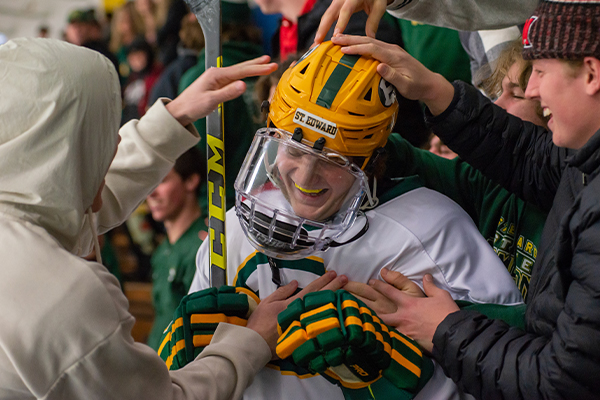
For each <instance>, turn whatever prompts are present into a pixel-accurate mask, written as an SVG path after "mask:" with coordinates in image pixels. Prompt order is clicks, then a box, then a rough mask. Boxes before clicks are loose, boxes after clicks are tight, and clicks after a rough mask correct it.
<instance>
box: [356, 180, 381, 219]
mask: <svg viewBox="0 0 600 400" xmlns="http://www.w3.org/2000/svg"><path fill="white" fill-rule="evenodd" d="M365 191H366V192H367V202H366V203H365V204H363V205H362V206H360V209H361V210H362V211H368V210H372V209H374V208H375V207H377V205H378V204H379V198H378V197H377V178H376V177H373V192H372V193H371V189H370V188H369V182H367V190H365Z"/></svg>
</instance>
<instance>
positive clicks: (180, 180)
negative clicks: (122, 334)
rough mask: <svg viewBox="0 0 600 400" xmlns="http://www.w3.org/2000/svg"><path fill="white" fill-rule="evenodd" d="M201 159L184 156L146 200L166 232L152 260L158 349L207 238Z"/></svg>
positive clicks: (193, 153) (153, 341) (153, 342)
mask: <svg viewBox="0 0 600 400" xmlns="http://www.w3.org/2000/svg"><path fill="white" fill-rule="evenodd" d="M202 157H203V156H202V153H200V151H199V150H198V149H197V148H196V147H193V148H191V149H190V150H188V151H187V152H185V153H183V154H182V155H181V156H180V157H179V158H178V159H177V161H176V162H175V166H174V167H173V169H172V170H171V171H170V172H169V173H168V174H167V176H166V177H165V178H164V179H163V180H162V182H161V183H160V184H159V185H158V186H157V187H156V189H154V191H153V192H152V193H150V195H149V196H148V197H147V199H146V202H147V204H148V207H149V208H150V211H151V212H152V217H153V218H154V220H156V221H159V222H162V223H164V226H165V230H166V233H167V235H166V237H165V238H164V240H163V241H162V243H161V244H160V245H159V246H158V247H157V249H156V251H155V252H154V254H153V255H152V260H151V263H152V300H153V305H154V315H155V317H154V325H153V327H152V331H151V332H150V336H149V338H148V345H149V346H150V347H152V348H153V349H155V350H158V347H159V346H160V339H161V337H162V333H163V331H164V329H165V328H166V327H167V325H169V322H171V319H172V318H173V312H175V309H176V308H177V306H178V305H179V302H180V301H181V299H182V298H183V296H185V295H186V294H187V293H188V291H189V289H190V285H191V284H192V279H193V278H194V273H195V271H196V252H197V251H198V248H199V247H200V244H202V241H203V240H204V239H205V238H206V236H207V235H208V233H207V230H208V228H207V227H206V222H205V218H204V216H203V215H202V211H201V210H200V206H199V205H198V194H199V189H200V183H201V182H202V181H203V180H204V179H205V177H206V169H205V167H204V163H203V162H202V161H203V160H202Z"/></svg>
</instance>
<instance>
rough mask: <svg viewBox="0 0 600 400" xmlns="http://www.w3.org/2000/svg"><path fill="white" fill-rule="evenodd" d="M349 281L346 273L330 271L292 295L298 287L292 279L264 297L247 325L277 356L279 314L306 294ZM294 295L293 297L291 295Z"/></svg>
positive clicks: (336, 288)
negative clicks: (337, 273)
mask: <svg viewBox="0 0 600 400" xmlns="http://www.w3.org/2000/svg"><path fill="white" fill-rule="evenodd" d="M347 281H348V278H346V276H344V275H340V276H337V275H336V273H335V271H328V272H326V273H325V274H324V275H323V276H320V277H319V278H318V279H315V280H314V281H312V282H311V283H310V284H308V285H307V286H306V287H305V288H304V289H302V290H301V291H300V292H299V293H298V294H296V295H295V296H292V294H293V293H294V292H295V291H296V288H297V287H298V282H297V281H292V282H291V283H288V284H287V285H285V286H282V287H280V288H278V289H277V290H276V291H275V292H273V293H271V295H269V296H268V297H266V298H265V299H263V300H262V301H261V302H260V303H259V305H258V307H257V308H256V310H254V312H253V313H252V315H251V316H250V318H249V319H248V324H247V325H246V327H248V328H250V329H252V330H254V331H256V332H257V333H258V334H259V335H261V336H262V337H263V339H265V341H266V342H267V344H268V345H269V348H270V349H271V354H272V356H273V357H276V354H275V346H276V345H277V339H278V338H279V334H278V333H277V315H278V314H279V313H280V312H281V311H283V310H285V309H286V307H287V306H288V304H290V303H291V302H292V301H294V300H296V299H298V298H303V297H304V295H306V294H307V293H311V292H316V291H318V290H334V291H335V290H338V289H340V288H341V287H342V286H344V284H345V283H346V282H347ZM290 296H292V297H290Z"/></svg>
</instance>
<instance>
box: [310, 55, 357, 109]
mask: <svg viewBox="0 0 600 400" xmlns="http://www.w3.org/2000/svg"><path fill="white" fill-rule="evenodd" d="M359 58H360V56H356V55H350V54H345V55H344V56H342V58H341V59H340V63H339V64H338V65H337V67H335V69H334V70H333V72H332V73H331V75H330V76H329V79H327V82H325V85H324V86H323V89H321V93H319V97H318V98H317V104H318V105H320V106H321V107H325V108H327V109H329V108H331V104H333V100H334V99H335V96H337V94H338V92H339V91H340V88H341V87H342V85H343V84H344V81H345V80H346V78H347V77H348V75H350V71H352V67H354V64H356V62H357V61H358V59H359Z"/></svg>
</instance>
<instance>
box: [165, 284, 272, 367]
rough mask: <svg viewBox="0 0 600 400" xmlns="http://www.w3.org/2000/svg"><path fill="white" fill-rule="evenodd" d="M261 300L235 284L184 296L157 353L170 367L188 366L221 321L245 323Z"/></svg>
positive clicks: (206, 344)
mask: <svg viewBox="0 0 600 400" xmlns="http://www.w3.org/2000/svg"><path fill="white" fill-rule="evenodd" d="M259 302H260V300H259V298H258V296H256V294H254V293H253V292H252V291H250V290H248V289H245V288H238V287H233V286H221V287H220V288H218V289H217V288H209V289H204V290H201V291H199V292H195V293H191V294H189V295H187V296H185V297H184V298H183V299H182V300H181V302H180V303H179V306H178V307H177V309H176V310H175V313H174V316H173V321H172V322H171V323H170V324H169V326H168V327H167V329H165V331H164V332H163V337H162V339H161V345H160V347H159V349H158V355H159V356H160V357H161V358H162V359H163V360H164V361H165V362H166V364H167V367H168V368H169V369H170V370H176V369H179V368H181V367H183V366H185V365H186V364H188V363H189V362H191V361H192V360H194V359H195V358H196V357H197V356H198V354H200V353H201V352H202V350H204V348H205V347H206V346H208V344H209V343H210V341H211V339H212V337H213V334H214V332H215V330H216V329H217V326H218V325H219V323H220V322H228V323H230V324H235V325H241V326H246V323H247V321H248V317H249V316H250V314H251V313H252V311H254V309H255V308H256V306H257V305H258V303H259Z"/></svg>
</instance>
